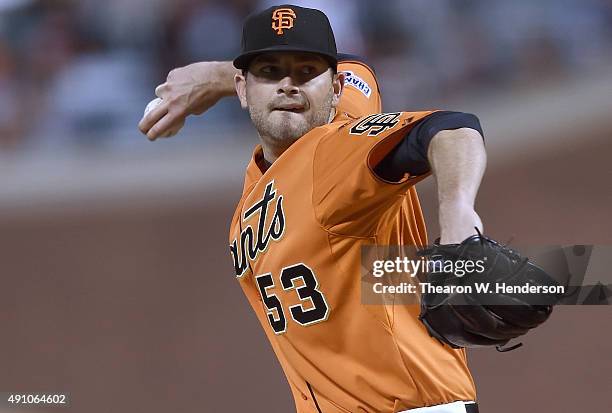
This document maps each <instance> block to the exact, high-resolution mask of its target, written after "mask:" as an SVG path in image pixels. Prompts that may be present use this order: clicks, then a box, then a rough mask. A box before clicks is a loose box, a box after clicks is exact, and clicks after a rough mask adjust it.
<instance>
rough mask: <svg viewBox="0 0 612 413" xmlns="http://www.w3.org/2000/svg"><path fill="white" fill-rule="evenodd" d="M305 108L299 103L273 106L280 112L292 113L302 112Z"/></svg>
mask: <svg viewBox="0 0 612 413" xmlns="http://www.w3.org/2000/svg"><path fill="white" fill-rule="evenodd" d="M305 109H306V108H305V107H304V105H300V104H289V105H280V106H277V107H275V108H274V110H278V111H281V112H293V113H302V112H304V110H305Z"/></svg>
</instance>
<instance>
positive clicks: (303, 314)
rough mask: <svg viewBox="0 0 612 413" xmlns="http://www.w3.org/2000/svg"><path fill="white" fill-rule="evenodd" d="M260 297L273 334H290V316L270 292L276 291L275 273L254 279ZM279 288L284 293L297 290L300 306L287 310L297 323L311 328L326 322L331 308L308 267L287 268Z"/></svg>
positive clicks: (282, 274) (283, 272)
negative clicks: (286, 332) (273, 275)
mask: <svg viewBox="0 0 612 413" xmlns="http://www.w3.org/2000/svg"><path fill="white" fill-rule="evenodd" d="M255 281H256V282H257V287H258V289H259V293H260V295H261V298H262V300H263V304H264V305H265V307H266V312H267V314H268V321H269V322H270V326H271V327H272V330H274V333H276V334H282V333H284V332H285V331H287V315H286V312H285V308H284V306H283V303H282V302H281V300H280V299H279V298H278V296H277V295H276V294H274V293H272V292H271V291H270V290H271V289H273V288H274V287H275V285H274V278H273V277H272V273H266V274H262V275H258V276H257V277H255ZM280 284H281V287H282V288H283V290H285V291H291V290H295V292H296V294H297V295H298V297H299V299H300V303H299V304H296V305H292V306H289V307H288V308H286V310H288V313H289V314H290V315H291V318H292V319H293V321H294V322H296V323H298V324H299V325H302V326H309V325H312V324H316V323H319V322H321V321H325V320H327V317H328V316H329V306H328V305H327V301H326V300H325V296H324V295H323V293H322V292H321V291H319V289H318V287H319V282H318V281H317V278H316V276H315V273H314V272H313V271H312V269H311V268H309V267H308V266H307V265H306V264H303V263H299V264H295V265H291V266H289V267H285V268H283V269H282V270H281V273H280Z"/></svg>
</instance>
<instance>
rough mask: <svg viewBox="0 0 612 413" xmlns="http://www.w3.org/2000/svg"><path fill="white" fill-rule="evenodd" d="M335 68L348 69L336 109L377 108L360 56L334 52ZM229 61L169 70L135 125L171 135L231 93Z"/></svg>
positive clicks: (372, 80) (374, 87)
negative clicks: (150, 106) (155, 102)
mask: <svg viewBox="0 0 612 413" xmlns="http://www.w3.org/2000/svg"><path fill="white" fill-rule="evenodd" d="M338 70H339V71H345V72H347V73H348V76H347V79H348V82H349V83H348V84H347V88H345V92H344V94H343V96H342V98H341V99H340V103H339V105H338V110H339V111H342V112H345V113H347V114H349V115H350V116H353V117H355V118H359V117H361V116H364V115H366V114H369V113H376V112H379V111H380V94H379V91H378V84H377V81H376V77H375V75H374V71H373V69H372V68H371V66H369V65H368V64H367V63H366V62H365V61H364V60H363V59H362V58H360V57H358V56H353V55H347V54H340V55H339V56H338ZM237 73H240V71H239V70H238V69H236V68H235V67H234V65H233V64H232V62H198V63H193V64H190V65H188V66H184V67H180V68H177V69H174V70H172V71H171V72H170V73H169V74H168V77H167V79H166V82H165V83H162V84H161V85H159V86H158V87H157V88H156V89H155V94H156V95H157V97H159V98H161V99H163V101H162V103H161V104H160V105H158V106H157V107H155V108H154V109H153V110H151V111H150V112H148V113H147V114H146V115H145V116H143V118H142V119H141V121H140V123H139V124H138V128H139V129H140V131H141V132H142V133H144V134H145V135H147V137H148V138H149V139H150V140H155V139H157V138H160V137H169V136H173V135H175V134H176V133H178V131H179V130H180V129H181V128H182V127H183V125H184V124H185V119H186V118H187V117H188V116H189V115H200V114H202V113H204V112H205V111H207V110H208V109H210V108H211V107H212V106H214V105H215V104H216V103H217V102H218V101H219V100H220V99H221V98H223V97H226V96H235V95H236V89H235V87H234V75H236V74H237Z"/></svg>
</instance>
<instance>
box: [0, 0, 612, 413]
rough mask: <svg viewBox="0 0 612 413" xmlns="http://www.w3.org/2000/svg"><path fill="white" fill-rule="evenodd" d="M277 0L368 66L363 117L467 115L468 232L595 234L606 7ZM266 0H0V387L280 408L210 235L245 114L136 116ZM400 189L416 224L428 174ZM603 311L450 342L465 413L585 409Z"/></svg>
mask: <svg viewBox="0 0 612 413" xmlns="http://www.w3.org/2000/svg"><path fill="white" fill-rule="evenodd" d="M294 3H295V4H301V5H305V6H311V7H316V8H320V9H322V10H324V11H325V12H326V13H327V14H328V16H329V18H330V20H331V22H332V25H333V27H334V30H335V33H336V39H337V43H338V48H339V50H340V51H342V52H345V53H353V54H359V55H363V56H365V57H366V58H367V59H368V61H369V62H371V64H372V65H373V66H374V68H375V69H376V71H377V74H378V77H379V80H380V85H381V91H382V96H383V102H384V103H383V105H384V109H385V110H386V111H394V110H423V109H429V108H442V109H448V110H460V111H465V112H473V113H476V114H477V115H478V116H479V118H480V119H481V122H482V124H483V127H484V129H485V138H486V144H487V148H488V152H489V166H488V170H487V174H486V176H485V179H484V181H483V184H482V187H481V192H480V195H479V199H478V205H477V209H478V211H479V212H480V214H481V217H482V218H483V221H484V224H485V229H486V231H487V233H489V234H490V235H491V236H493V237H495V238H498V239H500V240H509V239H513V241H512V242H513V244H520V243H523V244H525V243H538V244H547V245H548V244H579V243H582V244H612V231H611V230H612V219H611V218H610V211H611V210H612V190H611V188H612V185H611V184H610V182H612V166H611V162H610V158H611V156H612V139H611V138H612V1H610V0H556V1H553V0H539V1H537V2H534V1H527V0H515V1H512V2H509V1H501V0H495V1H485V0H433V1H432V0H428V1H425V0H401V1H400V0H380V1H376V2H372V1H367V0H355V1H348V0H347V1H344V0H336V1H334V2H329V1H326V2H324V1H314V0H313V1H295V2H294ZM272 4H274V3H273V2H269V1H260V2H258V1H247V0H223V1H219V0H174V1H162V0H107V1H103V2H102V1H94V0H81V1H71V0H44V1H43V0H38V1H36V0H0V172H1V173H0V329H1V330H0V331H1V332H0V337H1V340H0V392H2V391H7V392H9V391H11V392H13V391H14V392H69V393H70V394H71V398H72V405H71V407H70V408H64V409H56V410H58V411H62V410H70V411H75V412H88V413H98V412H100V413H101V412H109V411H112V412H141V411H148V412H151V413H153V412H167V411H174V412H219V411H229V412H234V411H250V412H253V413H255V412H289V411H292V409H293V408H292V402H291V400H290V394H289V389H288V387H287V385H286V383H285V379H284V377H283V376H282V373H281V371H280V367H279V365H278V363H277V362H276V360H275V359H274V356H273V354H272V352H271V349H270V347H269V345H268V343H267V341H266V339H265V336H264V334H263V332H262V331H260V327H259V326H258V323H257V321H256V318H255V316H254V315H253V314H252V313H251V310H250V308H249V307H248V304H247V302H246V300H245V299H244V297H243V295H242V293H241V292H240V288H239V286H238V285H237V283H236V282H235V280H234V276H233V271H232V266H231V260H230V257H229V254H228V251H227V230H228V225H229V220H230V218H231V215H232V213H233V208H234V205H235V203H236V202H237V201H238V199H239V196H240V192H241V188H242V174H243V172H244V168H245V166H246V164H247V162H248V160H249V156H250V153H251V150H252V148H253V146H254V145H255V144H256V143H257V139H256V134H255V132H254V130H253V129H252V127H251V126H250V123H249V119H248V116H247V115H246V113H244V112H243V111H241V110H240V107H239V104H238V102H237V100H235V99H230V98H228V99H226V100H224V101H222V102H221V103H220V104H219V105H217V107H215V108H213V109H212V110H211V111H209V112H207V113H205V114H204V115H203V116H200V117H197V118H193V119H190V120H189V121H188V122H187V125H186V127H185V129H184V130H183V131H182V132H181V134H180V135H179V136H177V137H175V138H172V139H167V140H162V141H157V142H155V143H151V142H148V141H147V139H146V138H145V137H144V136H142V135H140V133H139V132H138V130H137V123H138V121H139V119H140V117H141V115H142V111H143V109H144V107H145V105H146V103H147V102H148V101H149V100H150V99H152V98H153V97H154V88H155V86H156V85H158V84H160V83H162V82H164V81H165V77H166V74H167V72H168V71H169V70H170V69H172V68H174V67H178V66H183V65H186V64H189V63H192V62H194V61H198V60H229V59H232V58H233V57H234V56H235V55H236V54H237V53H238V50H239V46H240V34H241V22H242V19H243V18H244V17H245V16H246V15H247V14H248V13H249V12H250V11H252V10H254V9H261V8H264V7H267V6H269V5H272ZM418 189H419V191H420V194H421V198H422V203H423V206H424V208H425V213H426V217H427V221H428V224H429V232H430V235H431V236H432V237H435V236H436V234H437V227H436V210H435V203H436V199H435V188H434V187H433V185H432V182H431V180H429V181H427V182H424V183H422V184H419V186H418ZM611 322H612V309H610V307H607V306H605V307H586V306H584V307H559V308H558V309H557V310H555V313H554V314H553V317H552V318H551V320H550V322H548V323H547V324H545V325H544V326H543V327H542V328H540V329H538V330H537V331H534V332H533V333H530V334H529V335H528V336H527V337H526V338H525V344H526V345H525V347H523V348H521V349H520V350H517V351H515V352H511V353H508V354H498V353H497V352H495V351H494V350H478V351H472V352H471V366H472V370H473V373H474V376H475V379H476V382H477V384H478V389H479V397H480V403H481V405H482V408H483V409H482V411H483V412H485V413H486V412H496V413H510V412H512V413H515V412H525V411H538V412H556V413H565V412H567V413H569V412H572V413H573V412H576V411H603V410H604V408H605V406H609V405H610V402H609V394H610V391H612V380H611V379H610V377H611V373H612V358H611V357H610V350H611V348H610V344H609V343H610V342H612V330H610V329H609V328H605V326H610V325H611ZM373 357H375V355H373ZM0 411H1V412H3V413H4V411H3V410H1V408H0ZM7 411H8V410H7Z"/></svg>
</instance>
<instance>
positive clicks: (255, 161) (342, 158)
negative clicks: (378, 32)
mask: <svg viewBox="0 0 612 413" xmlns="http://www.w3.org/2000/svg"><path fill="white" fill-rule="evenodd" d="M339 70H341V71H347V72H350V74H349V76H347V77H349V78H350V77H351V76H352V78H353V79H352V80H350V82H354V83H350V82H347V83H346V88H345V91H344V93H343V97H342V99H341V103H340V106H339V109H338V112H337V115H336V117H335V118H334V119H333V121H332V122H331V123H329V124H327V125H324V126H321V127H318V128H315V129H313V130H311V131H310V132H308V133H307V134H306V135H304V136H303V137H302V138H300V139H299V140H298V141H296V142H295V143H294V144H293V145H291V147H289V149H287V150H286V151H285V152H284V153H283V154H282V155H281V156H280V157H279V158H278V159H277V160H276V161H275V162H274V163H273V164H272V165H271V166H270V167H269V168H268V169H267V170H265V169H264V168H263V167H262V164H263V162H262V160H263V153H262V149H261V147H260V146H258V147H257V148H256V149H255V152H254V154H253V158H252V160H251V162H250V163H249V165H248V167H247V170H246V177H245V182H244V190H243V194H242V198H241V199H240V202H239V203H238V206H237V208H236V212H235V214H234V217H233V219H232V223H231V228H230V252H231V256H232V259H233V263H234V267H235V270H236V275H237V279H238V281H239V283H240V285H241V287H242V289H243V291H244V293H245V294H246V296H247V298H248V300H249V302H250V304H251V306H252V307H253V309H254V310H255V313H256V314H257V317H258V319H259V321H260V322H261V324H262V326H263V328H264V330H265V332H266V335H267V337H268V339H269V340H270V343H271V344H272V347H273V349H274V352H275V353H276V356H277V357H278V359H279V361H280V363H281V365H282V367H283V370H284V372H285V374H286V376H287V379H288V382H289V385H290V387H291V390H292V393H293V396H294V399H295V404H296V409H297V412H298V413H316V412H324V413H347V412H351V413H356V412H362V413H363V412H368V413H374V412H376V413H378V412H389V413H390V412H399V411H402V410H405V409H409V408H416V407H423V406H431V405H436V404H441V403H448V402H452V401H456V400H475V397H476V395H475V389H474V383H473V380H472V377H471V375H470V372H469V370H468V367H467V363H466V356H465V352H464V351H463V350H454V349H451V348H450V347H448V346H443V345H442V344H440V343H439V342H438V341H436V340H435V339H433V338H431V337H430V336H429V334H428V333H427V331H426V329H425V327H424V326H423V325H422V323H421V322H420V321H419V320H418V314H419V308H418V306H415V305H412V306H408V305H392V304H386V305H364V304H362V302H361V293H360V279H361V272H360V258H361V247H362V246H366V245H374V244H378V245H400V244H401V245H416V246H423V245H425V244H426V243H427V239H426V231H425V225H424V221H423V216H422V214H421V209H420V206H419V201H418V198H417V195H416V192H415V189H414V184H415V183H416V182H418V181H419V180H420V179H422V178H423V177H424V176H414V177H413V176H405V177H404V179H402V180H401V181H400V182H387V181H385V180H383V179H380V178H379V177H377V176H376V175H375V174H374V172H373V167H374V166H375V165H376V164H377V163H378V162H379V161H380V160H381V159H382V158H383V157H384V156H385V155H386V154H387V153H388V152H389V151H390V150H391V148H393V147H394V146H395V145H396V144H397V143H398V142H399V141H400V140H401V139H402V138H403V137H404V135H405V134H406V133H407V132H408V131H409V130H410V128H411V127H412V126H413V125H414V124H415V123H416V122H418V121H419V120H420V119H422V118H424V117H425V116H427V115H428V114H430V113H431V112H412V113H411V112H398V113H387V114H380V113H378V112H380V95H379V92H378V86H377V84H376V78H375V77H374V75H373V73H372V72H371V71H370V69H369V68H367V66H365V65H363V64H360V63H358V62H344V63H342V64H341V65H340V66H339ZM359 82H362V83H361V84H360V83H359ZM372 112H373V114H370V113H372ZM364 115H365V116H364Z"/></svg>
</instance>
